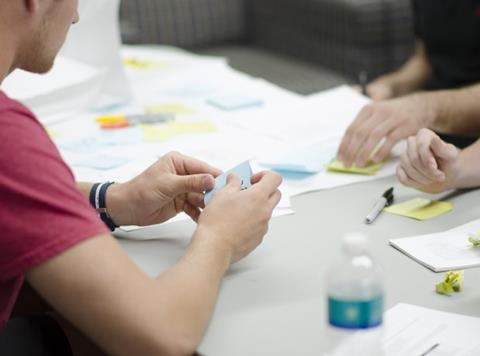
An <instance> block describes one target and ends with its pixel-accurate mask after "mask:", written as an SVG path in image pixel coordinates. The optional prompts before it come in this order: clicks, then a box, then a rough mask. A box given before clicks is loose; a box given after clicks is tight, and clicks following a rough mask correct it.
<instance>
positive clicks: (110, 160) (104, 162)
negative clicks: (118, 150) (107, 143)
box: [73, 154, 130, 170]
mask: <svg viewBox="0 0 480 356" xmlns="http://www.w3.org/2000/svg"><path fill="white" fill-rule="evenodd" d="M129 161H130V160H129V159H128V158H126V157H116V156H108V155H102V154H93V155H90V156H87V157H83V158H81V159H79V160H77V161H75V162H74V163H73V165H74V166H78V167H88V168H93V169H100V170H110V169H113V168H117V167H120V166H123V165H125V164H127V163H128V162H129Z"/></svg>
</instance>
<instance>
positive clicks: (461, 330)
mask: <svg viewBox="0 0 480 356" xmlns="http://www.w3.org/2000/svg"><path fill="white" fill-rule="evenodd" d="M478 330H480V318H475V317H471V316H464V315H459V314H452V313H446V312H442V311H437V310H433V309H427V308H423V307H419V306H415V305H409V304H397V305H396V306H395V307H393V308H392V309H390V310H388V311H387V312H386V313H385V329H384V335H383V341H382V342H381V344H382V346H383V355H385V356H407V355H408V356H426V355H428V356H435V355H439V356H440V355H442V356H446V355H448V356H460V355H461V356H476V355H480V341H479V339H478ZM361 340H362V339H361V335H360V333H359V334H356V335H355V334H354V335H353V336H352V337H350V338H348V339H346V340H345V343H344V344H343V345H342V346H341V347H340V348H339V349H338V351H337V352H334V353H332V354H331V355H330V356H345V355H357V354H358V355H359V354H360V353H358V350H359V349H358V348H357V349H353V347H355V346H356V344H359V346H360V347H361V346H362V345H361V344H360V343H361ZM345 350H350V351H351V352H347V353H345V352H344V351H345ZM352 350H353V351H352ZM362 355H363V354H362Z"/></svg>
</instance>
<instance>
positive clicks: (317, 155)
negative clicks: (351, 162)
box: [260, 143, 337, 174]
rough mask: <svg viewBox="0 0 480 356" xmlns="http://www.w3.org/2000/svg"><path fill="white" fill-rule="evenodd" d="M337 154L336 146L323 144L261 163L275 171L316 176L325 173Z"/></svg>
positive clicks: (287, 153) (296, 150)
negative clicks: (326, 167)
mask: <svg viewBox="0 0 480 356" xmlns="http://www.w3.org/2000/svg"><path fill="white" fill-rule="evenodd" d="M336 152H337V147H336V146H332V145H330V146H329V145H325V144H323V143H321V144H315V145H309V146H304V147H300V148H295V149H292V150H290V151H287V152H284V153H282V154H280V155H279V156H278V157H275V158H274V159H271V160H262V161H261V162H260V163H261V164H262V165H264V166H267V167H269V168H271V169H273V170H275V171H281V172H295V173H302V174H314V173H319V172H322V171H324V170H325V166H326V165H327V164H328V163H330V161H331V160H332V159H333V158H334V157H335V155H336Z"/></svg>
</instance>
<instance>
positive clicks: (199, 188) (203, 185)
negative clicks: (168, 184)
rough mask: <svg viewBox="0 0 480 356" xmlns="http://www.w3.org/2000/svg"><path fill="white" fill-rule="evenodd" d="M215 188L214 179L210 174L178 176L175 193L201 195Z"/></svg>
mask: <svg viewBox="0 0 480 356" xmlns="http://www.w3.org/2000/svg"><path fill="white" fill-rule="evenodd" d="M214 186H215V178H213V176H211V175H210V174H192V175H188V176H178V181H177V186H176V187H175V188H176V193H177V194H182V193H203V192H204V191H207V190H211V189H213V187H214Z"/></svg>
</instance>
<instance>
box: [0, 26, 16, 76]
mask: <svg viewBox="0 0 480 356" xmlns="http://www.w3.org/2000/svg"><path fill="white" fill-rule="evenodd" d="M8 33H9V31H2V30H1V29H0V43H1V44H2V51H1V52H0V85H1V83H2V82H3V80H4V79H5V78H6V77H7V75H9V74H10V72H11V71H13V70H14V69H15V67H14V66H15V65H14V62H15V60H14V59H15V46H13V42H12V39H11V38H6V37H7V36H6V34H8ZM2 34H3V35H2Z"/></svg>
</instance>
